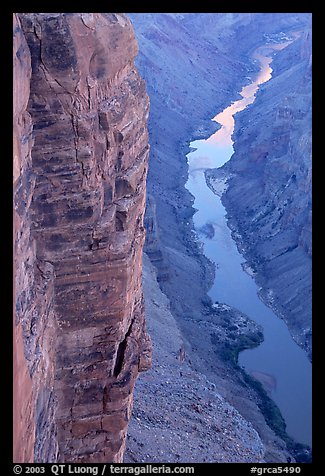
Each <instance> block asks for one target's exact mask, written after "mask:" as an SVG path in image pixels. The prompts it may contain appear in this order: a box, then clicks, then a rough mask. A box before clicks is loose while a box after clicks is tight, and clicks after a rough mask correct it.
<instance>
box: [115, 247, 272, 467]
mask: <svg viewBox="0 0 325 476" xmlns="http://www.w3.org/2000/svg"><path fill="white" fill-rule="evenodd" d="M143 271H144V272H143V286H144V293H145V296H146V299H145V309H146V320H147V324H148V331H149V333H150V335H151V337H152V341H153V364H152V369H151V370H150V371H148V372H146V373H145V374H143V376H141V377H140V378H139V379H138V382H137V384H136V392H135V401H134V410H133V418H132V420H131V422H130V425H129V430H128V442H127V451H126V454H125V457H124V462H127V463H134V462H162V461H163V462H166V463H168V462H169V463H180V462H183V463H189V462H196V463H200V462H203V463H204V462H217V463H220V462H228V463H229V462H232V463H236V462H237V463H238V462H263V457H264V454H265V448H264V445H263V443H262V441H261V439H260V437H259V436H258V434H257V432H256V431H255V430H254V429H253V427H252V425H251V424H250V423H248V422H247V421H246V420H245V419H243V417H242V416H241V415H240V414H239V413H238V412H237V411H236V410H235V409H234V407H232V406H231V405H229V403H227V402H226V401H225V400H224V399H223V398H222V397H221V395H220V394H219V393H218V389H217V387H216V385H215V384H214V383H212V382H210V381H209V380H208V379H207V378H206V376H205V375H204V374H201V373H199V372H196V371H195V370H194V369H193V368H192V366H191V360H190V356H189V355H188V354H187V351H186V350H185V349H186V348H187V347H188V343H186V342H185V341H184V338H183V336H182V334H181V332H180V330H179V328H178V326H177V323H176V321H175V318H174V317H173V315H172V314H171V312H170V303H169V301H168V299H167V298H166V296H165V295H164V294H163V293H162V292H161V290H160V288H159V286H158V283H157V281H156V271H155V268H154V267H153V265H152V264H151V263H150V261H149V259H148V257H147V256H146V255H144V266H143ZM243 323H245V324H246V326H248V327H249V328H250V331H251V332H256V329H255V328H254V329H253V330H252V329H251V326H253V324H252V323H251V322H247V321H246V320H245V319H244V318H243ZM246 326H245V329H246V331H247V327H246Z"/></svg>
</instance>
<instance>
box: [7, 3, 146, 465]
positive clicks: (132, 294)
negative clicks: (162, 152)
mask: <svg viewBox="0 0 325 476" xmlns="http://www.w3.org/2000/svg"><path fill="white" fill-rule="evenodd" d="M13 33H14V116H13V118H14V177H13V185H14V309H15V316H14V461H15V462H56V461H60V462H65V461H69V462H91V461H94V462H120V461H121V460H122V457H123V453H124V446H125V438H126V430H127V425H128V421H129V419H130V415H131V404H132V398H133V387H134V383H135V380H136V378H137V375H138V373H139V371H141V370H146V369H148V368H149V367H150V365H151V344H150V339H149V337H148V335H147V333H146V327H145V321H144V311H143V293H142V285H141V275H142V247H143V243H144V227H143V215H144V208H145V192H146V175H147V159H148V151H149V146H148V134H147V118H148V109H149V100H148V96H147V94H146V90H145V85H144V82H143V80H142V79H141V78H140V76H139V74H138V72H137V70H136V68H135V66H134V57H135V55H136V54H137V43H136V40H135V37H134V32H133V29H132V26H131V24H130V21H129V19H128V18H127V17H126V16H125V15H122V14H98V13H96V14H91V13H85V14H69V13H67V14H64V13H37V14H33V13H20V14H18V15H15V16H14V30H13Z"/></svg>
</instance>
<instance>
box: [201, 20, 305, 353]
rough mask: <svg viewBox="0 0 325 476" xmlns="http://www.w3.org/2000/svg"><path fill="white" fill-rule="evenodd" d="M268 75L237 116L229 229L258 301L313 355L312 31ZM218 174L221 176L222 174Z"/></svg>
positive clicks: (212, 175)
mask: <svg viewBox="0 0 325 476" xmlns="http://www.w3.org/2000/svg"><path fill="white" fill-rule="evenodd" d="M272 68H273V78H272V81H270V82H269V83H266V84H265V85H264V86H263V87H262V88H261V89H260V91H259V92H258V94H257V98H256V101H255V102H254V104H253V105H252V106H251V107H249V108H247V109H246V110H245V111H243V112H242V113H241V114H239V115H238V116H237V118H236V129H235V133H234V139H235V146H234V147H235V153H234V155H233V156H232V158H231V160H230V161H229V162H228V163H227V164H225V166H224V167H222V169H220V170H218V171H208V172H207V173H206V176H207V177H208V182H209V183H210V187H212V188H213V187H214V185H215V184H216V183H217V182H218V183H219V177H220V178H221V175H222V176H223V177H222V179H223V180H224V177H225V176H226V177H227V178H228V180H227V191H226V193H224V195H223V197H222V201H223V203H224V205H225V207H226V210H227V214H228V219H229V226H231V228H232V230H233V236H234V237H235V239H236V240H237V242H238V245H239V246H240V248H241V250H242V251H243V253H244V256H245V257H246V259H247V260H248V262H249V265H250V267H251V268H252V269H253V271H254V273H255V279H256V281H257V283H258V284H259V286H260V287H261V296H262V297H263V299H264V300H265V301H266V302H267V303H269V304H271V306H272V307H273V308H274V309H275V311H276V312H277V314H278V315H280V316H281V317H283V318H284V319H285V321H286V323H287V324H288V326H289V329H290V331H291V333H292V335H293V337H294V338H295V340H296V341H297V342H298V344H300V345H301V346H302V347H303V348H304V349H305V350H306V351H307V352H308V353H309V357H310V358H311V335H312V332H311V308H312V302H311V290H312V275H311V255H312V244H311V203H312V197H311V175H312V174H311V124H312V121H311V31H310V27H309V28H305V29H304V30H303V31H302V32H301V36H300V38H299V39H297V40H296V41H295V42H293V43H292V44H291V45H290V46H288V47H287V48H285V49H284V50H282V51H279V52H278V53H277V55H276V56H275V58H274V61H273V63H272ZM220 174H221V175H220Z"/></svg>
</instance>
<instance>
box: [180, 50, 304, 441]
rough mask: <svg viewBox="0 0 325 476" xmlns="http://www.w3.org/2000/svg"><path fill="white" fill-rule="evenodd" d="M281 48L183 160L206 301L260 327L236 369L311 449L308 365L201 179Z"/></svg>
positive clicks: (267, 53) (219, 158)
mask: <svg viewBox="0 0 325 476" xmlns="http://www.w3.org/2000/svg"><path fill="white" fill-rule="evenodd" d="M285 46H286V44H284V43H282V44H270V45H266V46H264V47H261V48H259V49H257V50H256V51H255V53H254V55H253V58H254V59H255V61H257V62H258V64H259V66H260V72H259V73H258V74H257V77H256V78H254V79H253V80H252V83H251V84H249V85H248V86H245V87H244V88H243V89H242V91H241V93H240V95H241V96H242V99H239V100H237V101H235V102H234V103H232V104H231V105H230V106H228V107H227V108H226V109H225V110H224V111H222V112H221V113H220V114H218V115H217V116H216V117H215V118H214V120H215V121H216V122H218V123H220V124H221V128H220V129H219V130H218V131H217V132H216V133H215V134H213V135H212V136H211V137H210V138H209V139H207V140H198V141H194V142H191V144H190V146H191V147H192V148H195V151H193V152H191V153H190V154H188V156H187V159H188V165H189V178H188V181H187V184H186V187H187V189H188V190H189V191H190V192H191V194H192V195H193V196H194V198H195V201H194V204H193V206H194V208H195V209H196V210H197V212H196V213H195V215H194V217H193V220H194V226H195V229H196V230H197V232H198V235H199V239H200V241H202V243H203V250H204V254H205V255H206V256H207V257H208V258H209V260H210V261H212V262H213V263H214V264H215V266H216V274H215V281H214V284H213V286H212V287H211V289H210V291H209V295H210V297H211V298H212V300H213V301H214V302H215V301H218V302H220V303H226V304H229V305H231V306H233V307H235V308H237V309H239V310H240V311H242V312H244V313H245V314H246V315H247V316H248V317H250V318H251V319H253V320H255V321H256V322H257V323H259V324H260V325H262V327H263V334H264V342H263V343H262V344H261V345H260V346H258V347H257V348H255V349H251V350H246V351H244V352H241V354H240V356H239V364H240V365H241V366H242V367H244V368H245V369H246V371H247V372H248V373H250V374H251V375H252V376H254V377H255V378H257V379H258V380H260V381H261V382H262V383H263V384H264V386H265V388H267V390H268V391H269V393H270V395H271V397H272V399H273V400H274V401H275V402H276V404H277V405H278V407H279V409H280V411H281V413H282V416H283V418H284V419H285V422H286V425H287V433H288V435H290V436H291V437H292V438H294V439H295V440H296V441H297V442H300V443H305V444H308V445H310V446H311V364H310V362H309V360H308V358H307V355H306V354H305V352H304V351H303V350H302V349H301V348H300V347H299V346H298V345H297V344H296V343H295V342H294V341H293V339H292V337H291V335H290V333H289V331H288V329H287V326H286V324H285V322H284V321H283V320H281V319H280V318H278V317H277V316H276V315H275V314H274V313H273V311H272V310H271V309H270V308H269V307H267V306H266V305H265V304H264V303H263V302H262V301H261V300H260V299H259V297H258V288H257V286H256V284H255V281H254V279H253V278H252V277H251V276H250V275H249V274H248V273H247V272H245V271H244V269H243V264H244V261H245V260H244V258H243V257H242V255H241V254H240V253H239V252H238V250H237V247H236V244H235V242H234V241H233V239H232V237H231V233H230V230H229V228H228V227H227V220H226V211H225V208H224V206H223V205H222V203H221V199H220V198H219V197H218V196H217V195H215V194H214V193H213V192H212V191H211V190H210V189H209V187H208V186H207V184H206V181H205V176H204V171H205V170H206V169H209V168H218V167H221V166H222V165H223V164H224V163H225V162H227V161H228V160H229V159H230V157H231V156H232V154H233V152H234V149H233V141H232V138H231V137H232V134H233V131H234V124H235V118H234V115H235V114H236V113H237V112H240V111H242V110H243V109H245V108H246V107H247V106H248V105H249V104H252V103H253V102H254V100H255V94H256V92H257V90H258V88H259V85H261V84H263V83H265V82H266V81H268V80H270V79H271V76H272V69H271V67H270V64H271V62H272V56H271V54H272V52H273V51H274V50H278V49H280V48H283V47H285ZM221 191H222V190H221ZM204 227H205V228H204ZM200 230H201V231H200ZM202 230H209V232H208V233H204V232H202ZM211 230H212V232H211Z"/></svg>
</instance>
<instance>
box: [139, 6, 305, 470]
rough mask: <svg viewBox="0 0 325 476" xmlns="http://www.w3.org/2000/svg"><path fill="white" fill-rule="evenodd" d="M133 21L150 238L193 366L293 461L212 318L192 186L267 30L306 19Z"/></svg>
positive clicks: (209, 271)
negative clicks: (143, 103)
mask: <svg viewBox="0 0 325 476" xmlns="http://www.w3.org/2000/svg"><path fill="white" fill-rule="evenodd" d="M130 18H131V21H132V23H133V25H134V28H135V32H136V35H137V38H138V42H139V50H140V52H139V56H138V58H137V65H138V67H139V70H140V72H141V74H142V76H143V77H144V79H145V80H146V82H147V88H148V93H149V95H150V101H151V109H150V117H149V136H150V143H151V152H150V158H149V173H148V182H147V189H148V192H149V196H150V205H149V207H148V210H149V216H148V217H147V219H146V220H147V222H148V224H149V227H150V230H149V234H150V233H152V234H153V236H147V244H148V245H149V248H148V254H149V256H151V257H152V258H153V263H154V264H155V265H156V266H157V270H158V281H159V283H160V287H161V289H162V290H163V292H164V293H165V294H166V295H167V297H168V299H169V300H170V309H171V312H172V314H173V315H174V317H175V318H176V320H177V325H178V326H179V328H180V331H181V334H182V336H183V338H184V339H185V340H186V341H187V342H188V346H189V347H188V353H189V352H191V364H192V366H193V368H194V369H195V370H196V371H198V372H200V373H201V374H202V375H205V376H206V377H207V378H208V379H209V381H211V382H212V383H214V384H215V385H216V387H217V389H218V392H219V393H220V394H221V395H222V397H223V398H225V399H226V401H227V402H229V403H230V404H231V405H233V406H234V407H235V408H236V409H237V410H238V411H239V412H240V413H241V415H242V416H243V417H244V418H246V419H247V420H248V421H250V422H252V424H253V426H254V428H255V429H256V430H257V431H258V433H259V435H260V437H261V440H262V441H263V443H264V444H265V447H266V453H265V459H266V461H287V457H288V453H286V454H285V452H283V450H284V449H285V447H286V444H285V443H284V442H283V441H282V440H281V439H280V438H278V437H277V436H276V435H275V433H274V431H273V430H271V429H270V427H269V426H268V424H267V423H266V420H265V418H266V416H265V412H264V413H263V410H261V409H262V408H263V405H262V402H261V400H260V395H259V394H258V392H256V389H254V388H253V386H250V385H248V384H247V382H245V379H244V377H243V375H242V374H241V373H240V372H239V371H238V367H236V365H233V364H234V362H233V361H232V359H230V361H231V362H232V363H231V362H230V361H229V352H228V351H229V350H230V354H231V353H232V350H235V351H236V343H235V342H234V343H233V345H230V348H228V350H227V352H223V351H224V350H225V349H224V345H223V341H222V339H220V340H219V341H218V340H217V339H215V338H214V336H213V335H214V331H213V329H212V327H210V324H208V323H207V321H209V320H210V321H211V319H212V320H213V319H216V318H215V317H213V316H214V311H217V310H214V309H213V307H212V303H211V301H210V299H209V298H208V296H207V294H206V292H207V291H208V289H209V286H210V285H211V283H212V279H213V275H214V270H213V268H212V266H211V263H209V262H208V261H207V260H206V259H205V257H204V256H203V254H202V252H201V249H200V247H199V245H198V243H197V240H196V236H195V233H194V232H193V223H192V220H191V217H192V215H193V213H194V209H193V208H192V203H193V200H192V197H191V195H190V194H189V193H188V191H187V190H186V189H185V183H186V181H187V162H186V157H185V156H186V153H188V152H189V146H188V145H189V142H190V141H192V140H194V139H197V138H204V137H208V136H209V135H210V134H211V133H212V132H213V130H215V129H216V127H217V125H216V124H215V123H213V122H211V121H210V119H211V118H212V117H214V116H215V115H216V114H217V113H218V112H220V111H221V110H222V109H223V108H224V107H225V106H226V105H228V104H229V103H230V102H231V101H232V100H234V99H237V98H238V91H240V90H241V88H242V86H243V85H244V84H247V82H248V78H247V76H249V75H250V74H252V72H254V71H255V70H256V67H255V65H254V64H252V63H250V61H249V57H250V54H251V52H252V51H253V50H254V49H255V48H256V47H257V46H259V45H261V44H262V43H263V42H264V41H265V40H266V36H265V35H272V34H279V33H280V32H281V31H286V30H290V29H293V30H296V29H299V28H302V27H304V26H305V24H306V19H305V16H304V15H299V14H288V15H281V14H248V15H246V14H245V15H240V14H230V15H223V14H220V15H219V14H217V15H215V14H184V15H183V14H131V15H130ZM238 38H240V39H241V40H240V41H238ZM222 45H223V46H222ZM228 312H229V314H230V315H231V316H232V317H230V320H231V319H235V318H236V317H235V316H236V310H234V309H230V310H229V311H228ZM217 315H218V316H220V313H217ZM206 323H207V324H206ZM230 325H231V324H230V323H229V326H230ZM204 330H205V331H204ZM237 350H238V349H237ZM232 356H233V355H232ZM227 359H228V360H227ZM137 405H141V393H140V392H139V393H138V397H137V400H136V401H135V412H136V411H137ZM264 408H265V407H264ZM275 413H276V412H275ZM268 423H269V424H270V421H269V420H268ZM147 424H148V423H147ZM281 425H282V424H281ZM282 434H283V433H282ZM289 457H290V456H289ZM291 457H292V455H291Z"/></svg>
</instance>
